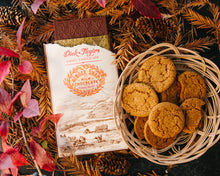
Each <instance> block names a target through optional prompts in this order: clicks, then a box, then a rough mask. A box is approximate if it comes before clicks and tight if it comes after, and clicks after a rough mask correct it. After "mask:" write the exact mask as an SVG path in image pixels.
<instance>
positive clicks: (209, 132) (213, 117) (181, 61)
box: [114, 43, 220, 165]
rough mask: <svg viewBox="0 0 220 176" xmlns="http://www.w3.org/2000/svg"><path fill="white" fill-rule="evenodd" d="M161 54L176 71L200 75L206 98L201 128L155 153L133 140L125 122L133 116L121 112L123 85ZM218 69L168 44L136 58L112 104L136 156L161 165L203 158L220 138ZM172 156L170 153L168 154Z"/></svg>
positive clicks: (183, 134)
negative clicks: (204, 84) (189, 71)
mask: <svg viewBox="0 0 220 176" xmlns="http://www.w3.org/2000/svg"><path fill="white" fill-rule="evenodd" d="M156 55H162V56H166V57H168V58H170V59H171V60H173V62H174V64H175V65H176V68H177V71H185V70H187V69H189V70H194V71H196V72H198V73H199V74H200V75H201V76H203V78H204V80H205V82H206V85H207V89H208V90H207V91H208V92H207V97H206V98H205V102H206V105H205V111H204V120H203V121H204V122H203V123H204V126H203V128H202V129H201V130H196V131H195V132H194V133H193V134H190V135H189V134H185V133H183V132H182V133H181V134H180V135H179V136H178V138H177V139H176V140H175V142H174V143H173V144H171V145H170V146H168V147H166V148H164V149H160V150H157V149H155V148H150V147H147V146H146V144H147V142H144V141H140V140H138V139H137V138H136V137H134V131H133V130H128V128H127V126H126V122H125V121H126V120H129V121H130V122H131V123H133V119H132V117H131V116H130V115H129V114H127V113H125V112H124V111H123V108H122V106H121V96H122V91H123V88H124V86H126V85H127V84H129V83H131V82H132V81H133V80H134V79H135V77H136V76H137V75H136V73H137V70H138V68H139V67H140V65H141V64H142V63H143V62H144V61H145V60H146V59H149V58H150V57H152V56H156ZM219 93H220V70H219V68H218V66H217V65H216V64H215V63H213V62H212V61H211V60H209V59H206V58H204V57H202V56H200V55H199V54H198V53H197V52H195V51H192V50H189V49H186V48H182V47H176V46H174V45H172V44H170V43H160V44H157V45H155V46H152V47H151V48H149V49H148V50H146V51H145V52H143V53H140V54H139V55H137V56H135V57H134V58H132V59H131V60H130V62H129V63H128V64H127V66H126V67H125V69H124V70H123V72H122V73H121V74H120V76H119V79H118V82H117V86H116V92H115V101H114V118H115V123H116V126H117V128H118V129H119V131H120V132H121V135H122V138H123V140H124V142H125V143H126V144H127V146H128V148H129V149H130V150H131V151H133V152H134V153H136V154H137V155H139V156H141V157H143V158H146V159H148V160H150V161H151V162H153V163H156V164H160V165H172V164H180V163H186V162H190V161H192V160H194V159H197V158H198V157H200V156H201V155H203V154H204V153H205V152H206V151H207V150H208V149H209V148H210V147H212V146H213V145H214V144H215V143H217V142H218V141H219V139H220V112H219V111H220V98H219ZM170 152H171V153H172V154H169V153H170Z"/></svg>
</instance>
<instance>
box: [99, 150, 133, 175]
mask: <svg viewBox="0 0 220 176" xmlns="http://www.w3.org/2000/svg"><path fill="white" fill-rule="evenodd" d="M95 165H96V167H97V168H98V169H99V171H100V172H101V173H103V174H109V175H123V174H127V172H128V169H129V163H128V162H127V160H126V159H125V157H124V156H122V155H120V154H116V153H113V152H108V153H102V154H100V155H99V156H98V157H97V158H96V162H95Z"/></svg>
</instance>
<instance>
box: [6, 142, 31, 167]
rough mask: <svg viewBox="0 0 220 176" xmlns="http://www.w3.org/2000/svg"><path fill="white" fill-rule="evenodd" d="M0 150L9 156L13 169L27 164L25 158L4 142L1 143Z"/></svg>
mask: <svg viewBox="0 0 220 176" xmlns="http://www.w3.org/2000/svg"><path fill="white" fill-rule="evenodd" d="M2 148H3V151H4V153H6V154H8V155H9V156H10V158H11V160H12V163H13V165H14V166H15V167H19V166H26V165H28V164H29V163H28V161H27V160H26V159H25V157H24V156H23V155H22V154H21V153H19V151H18V149H15V148H13V147H11V146H8V145H7V144H6V143H5V142H3V143H2Z"/></svg>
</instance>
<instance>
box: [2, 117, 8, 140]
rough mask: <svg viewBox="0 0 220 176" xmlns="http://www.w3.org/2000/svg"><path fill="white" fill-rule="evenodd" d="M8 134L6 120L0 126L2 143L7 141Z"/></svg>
mask: <svg viewBox="0 0 220 176" xmlns="http://www.w3.org/2000/svg"><path fill="white" fill-rule="evenodd" d="M8 132H9V124H8V120H3V121H2V123H1V125H0V136H1V138H2V140H3V141H6V140H7V138H8Z"/></svg>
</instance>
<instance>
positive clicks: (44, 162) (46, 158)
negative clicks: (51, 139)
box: [30, 139, 56, 171]
mask: <svg viewBox="0 0 220 176" xmlns="http://www.w3.org/2000/svg"><path fill="white" fill-rule="evenodd" d="M30 149H31V152H32V153H33V155H34V159H35V160H36V162H37V164H38V165H39V166H40V168H41V169H44V170H47V171H54V170H56V166H55V164H54V161H53V158H52V157H51V156H50V155H49V153H48V152H46V151H45V150H44V148H43V147H41V145H40V144H38V143H36V142H35V141H34V140H33V139H31V141H30Z"/></svg>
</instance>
